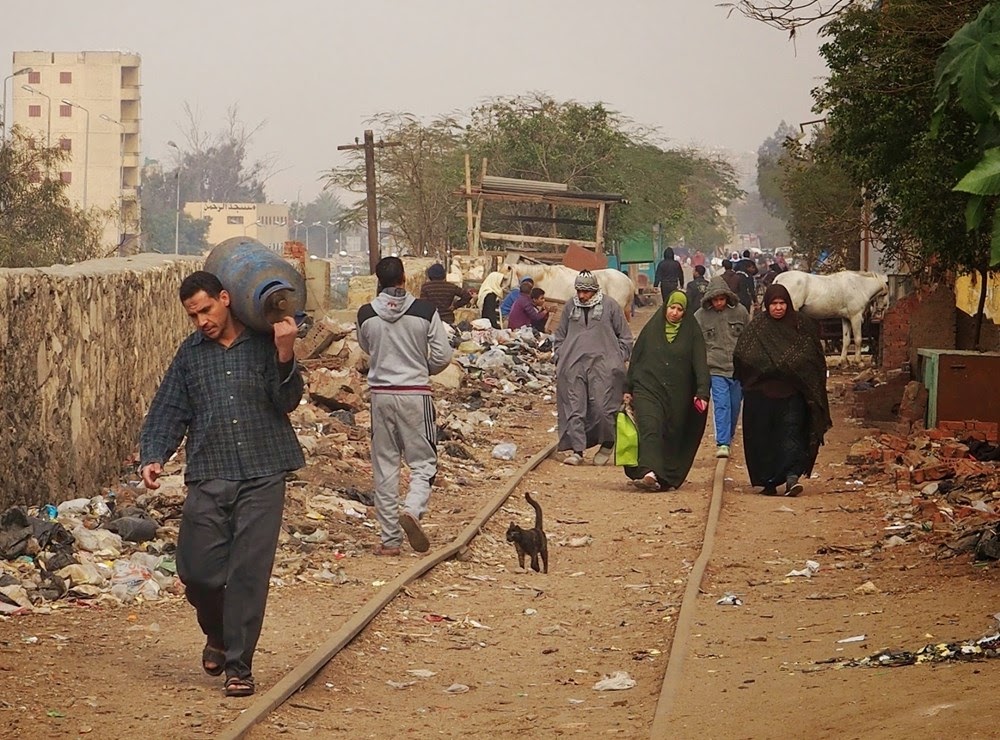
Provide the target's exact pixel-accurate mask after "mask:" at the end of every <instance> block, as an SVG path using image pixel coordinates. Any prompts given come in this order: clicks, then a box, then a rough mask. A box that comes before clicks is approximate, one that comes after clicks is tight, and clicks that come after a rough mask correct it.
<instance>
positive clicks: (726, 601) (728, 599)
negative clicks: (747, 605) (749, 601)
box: [715, 594, 743, 606]
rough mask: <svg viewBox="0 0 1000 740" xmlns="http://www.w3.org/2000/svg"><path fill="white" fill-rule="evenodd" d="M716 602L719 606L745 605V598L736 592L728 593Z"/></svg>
mask: <svg viewBox="0 0 1000 740" xmlns="http://www.w3.org/2000/svg"><path fill="white" fill-rule="evenodd" d="M715 603H716V604H718V605H719V606H743V599H741V598H740V597H739V596H737V595H736V594H726V595H725V596H723V597H722V598H721V599H719V600H718V601H716V602H715Z"/></svg>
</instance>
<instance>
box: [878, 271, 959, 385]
mask: <svg viewBox="0 0 1000 740" xmlns="http://www.w3.org/2000/svg"><path fill="white" fill-rule="evenodd" d="M956 313H957V312H956V310H955V294H954V293H953V292H952V290H951V289H950V288H949V287H947V286H943V285H939V286H937V287H935V288H932V289H929V290H918V291H915V292H913V293H911V294H910V295H908V296H906V297H905V298H901V299H900V300H898V301H896V303H894V304H893V305H892V306H891V307H890V308H889V309H888V310H887V311H886V312H885V317H884V319H883V320H882V334H881V343H882V351H881V357H882V367H883V368H886V369H889V370H896V369H899V368H901V367H902V366H903V365H904V363H907V362H909V364H910V367H911V368H915V367H916V364H917V350H918V349H919V348H921V347H927V348H932V349H955V338H956Z"/></svg>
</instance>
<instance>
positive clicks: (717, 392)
mask: <svg viewBox="0 0 1000 740" xmlns="http://www.w3.org/2000/svg"><path fill="white" fill-rule="evenodd" d="M741 403H743V387H742V386H741V385H740V381H738V380H733V379H732V378H726V377H723V376H722V375H713V376H712V408H713V409H714V413H713V418H714V420H715V443H716V444H717V445H728V444H731V443H732V441H733V434H735V433H736V420H737V419H739V418H740V404H741Z"/></svg>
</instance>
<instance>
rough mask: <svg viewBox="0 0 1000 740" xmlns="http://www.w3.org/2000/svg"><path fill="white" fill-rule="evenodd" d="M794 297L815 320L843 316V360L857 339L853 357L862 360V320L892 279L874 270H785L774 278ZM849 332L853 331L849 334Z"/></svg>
mask: <svg viewBox="0 0 1000 740" xmlns="http://www.w3.org/2000/svg"><path fill="white" fill-rule="evenodd" d="M774 282H775V283H777V284H779V285H784V286H785V289H786V290H788V295H790V296H791V297H792V306H793V307H794V308H795V310H796V311H799V310H801V311H802V313H804V314H805V315H806V316H811V317H812V318H814V319H836V318H839V319H841V323H842V324H843V332H844V334H843V337H844V340H843V345H842V347H841V350H840V362H841V364H843V363H844V362H846V360H847V345H848V340H849V339H850V337H851V336H853V338H854V359H855V361H856V362H858V363H860V362H861V321H862V319H863V318H864V314H865V309H866V308H867V307H868V304H869V303H871V301H872V299H873V298H875V297H876V296H881V295H885V294H887V293H888V291H889V278H888V277H887V276H886V275H879V274H877V273H874V272H854V271H852V270H844V271H843V272H835V273H833V274H832V275H813V274H811V273H808V272H802V271H801V270H789V271H788V272H783V273H781V274H780V275H778V277H776V278H775V279H774ZM848 332H850V334H849V333H848Z"/></svg>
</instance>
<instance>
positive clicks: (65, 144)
mask: <svg viewBox="0 0 1000 740" xmlns="http://www.w3.org/2000/svg"><path fill="white" fill-rule="evenodd" d="M59 148H60V149H62V150H63V151H64V152H71V151H73V142H72V140H70V139H59Z"/></svg>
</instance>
